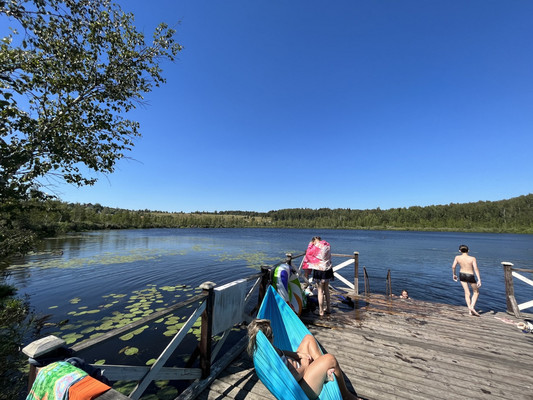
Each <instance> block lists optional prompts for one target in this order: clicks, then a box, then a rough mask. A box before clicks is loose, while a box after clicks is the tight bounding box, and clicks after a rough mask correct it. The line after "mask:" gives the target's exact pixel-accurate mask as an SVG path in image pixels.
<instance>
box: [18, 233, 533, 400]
mask: <svg viewBox="0 0 533 400" xmlns="http://www.w3.org/2000/svg"><path fill="white" fill-rule="evenodd" d="M314 235H320V236H322V238H323V239H326V240H327V241H329V242H330V244H331V246H332V252H333V253H337V254H353V252H354V251H358V252H359V266H360V285H361V286H360V291H362V290H363V286H362V285H363V283H362V281H363V280H362V270H363V266H365V267H366V269H367V272H368V274H369V276H370V287H371V292H372V293H379V294H385V290H386V276H387V271H388V270H389V269H390V271H391V276H392V287H393V292H394V293H395V294H400V292H401V290H402V289H404V288H405V289H407V290H409V294H410V296H411V297H412V298H414V299H421V300H426V301H433V302H441V303H448V304H455V305H464V296H463V290H462V288H461V285H460V283H458V282H453V280H452V272H451V264H452V261H453V258H454V256H455V255H457V254H459V253H458V247H459V245H460V244H466V245H468V246H469V247H470V250H471V251H470V254H471V255H473V256H475V257H477V260H478V265H479V268H480V272H481V278H482V287H481V294H480V297H479V300H478V304H477V308H478V309H480V310H482V311H490V310H495V311H503V310H505V309H506V300H505V284H504V279H503V268H502V266H501V262H502V261H509V262H512V263H514V265H515V266H516V267H524V268H532V267H533V236H531V235H512V234H478V233H435V232H393V231H356V230H320V231H314V230H303V229H150V230H120V231H96V232H87V233H79V234H73V235H69V236H66V237H62V238H55V239H49V240H47V241H46V242H45V243H44V244H43V246H42V248H40V249H39V251H37V252H36V253H35V254H33V255H29V256H27V257H26V258H25V259H24V260H22V261H21V262H19V263H18V264H15V265H13V266H12V267H10V269H9V271H8V272H9V277H8V282H9V283H11V284H14V285H15V286H16V287H18V288H19V293H20V294H27V295H29V298H30V302H31V305H32V306H33V307H34V308H35V310H36V311H37V312H38V313H39V314H48V315H49V318H48V320H47V324H46V325H45V328H44V330H43V332H42V334H43V335H47V334H56V335H60V336H61V337H63V338H67V343H68V344H72V343H75V342H77V341H80V340H84V339H87V338H88V337H90V336H91V335H92V334H95V333H98V332H100V333H101V332H103V331H105V330H109V329H112V328H113V327H117V326H120V325H119V324H125V323H127V322H129V321H131V320H132V318H135V317H139V316H144V315H147V314H149V313H151V312H153V311H154V310H157V307H158V306H159V307H165V306H168V305H170V304H173V303H176V302H178V301H181V300H184V299H185V298H186V297H187V296H192V295H194V294H195V293H196V292H197V291H198V290H197V289H196V288H197V287H198V285H200V284H201V283H202V282H205V281H208V280H209V281H213V282H215V283H217V284H218V285H221V284H224V283H227V282H230V281H232V280H235V279H238V278H240V277H245V276H249V275H251V274H253V273H256V272H258V271H259V268H260V266H261V265H273V264H276V263H278V262H280V261H282V260H284V258H285V253H293V254H300V253H302V252H304V251H305V249H306V247H307V243H308V242H309V240H310V238H311V237H312V236H314ZM299 260H300V259H299ZM299 260H298V262H299ZM344 260H345V259H344V258H334V259H333V263H334V265H336V264H339V263H340V262H342V261H344ZM341 274H342V275H343V276H344V277H345V278H346V279H348V280H349V281H351V282H353V278H354V276H353V275H354V271H353V267H351V266H350V267H346V268H345V269H343V270H342V271H341ZM530 275H531V274H530ZM529 278H530V279H533V277H532V276H529ZM334 284H338V285H342V284H341V282H336V283H334ZM515 290H516V297H517V300H518V302H519V303H521V302H525V301H527V300H530V299H531V298H532V297H533V296H532V294H533V293H532V288H531V287H530V286H527V285H525V284H524V283H522V282H520V281H518V280H515ZM179 318H180V317H179V316H177V317H176V319H175V320H164V321H163V320H161V321H158V322H160V325H159V326H156V327H155V328H150V329H153V330H154V331H153V332H152V334H153V335H155V334H156V333H158V334H161V333H163V334H164V335H166V336H169V337H170V336H171V335H173V333H175V332H176V331H175V329H174V330H172V329H171V328H169V327H172V326H174V325H175V324H176V321H180V319H179ZM60 322H61V323H60ZM165 324H166V325H165ZM156 325H157V324H156ZM165 326H166V327H165ZM146 329H148V328H146ZM158 329H159V330H158ZM165 329H166V330H165ZM135 338H136V337H134V338H133V339H132V338H131V337H128V338H122V340H124V341H125V342H124V343H120V341H119V343H118V344H117V343H114V344H109V345H107V347H106V345H104V346H103V348H102V349H101V352H102V355H99V354H95V355H92V356H91V359H90V360H89V361H90V362H93V360H98V359H105V360H106V362H109V361H110V356H109V355H110V354H111V353H114V354H117V350H118V354H119V357H118V358H119V359H113V360H111V361H112V362H113V363H115V362H116V363H119V362H126V363H129V364H132V363H133V364H135V363H136V362H138V363H140V364H141V365H142V364H145V363H149V361H146V359H147V358H149V357H153V355H152V354H148V353H146V354H143V356H142V357H141V356H140V354H141V353H142V352H143V350H142V349H145V348H146V347H147V346H146V339H137V341H136V340H135ZM126 340H127V341H126ZM159 342H160V341H157V340H150V343H151V347H152V349H151V350H154V351H158V350H160V349H159V348H158V347H161V350H162V347H163V346H165V345H166V344H165V343H164V342H161V343H159ZM194 343H195V342H193V341H191V342H190V343H189V345H190V346H193V345H194ZM153 347H155V349H154V348H153ZM139 348H140V349H141V350H139V353H135V351H137V350H138V349H139ZM128 352H129V353H128ZM186 353H188V354H190V348H189V349H186V351H184V353H183V354H186ZM157 354H159V353H157ZM157 354H156V356H157ZM132 356H133V357H136V360H134V361H133V362H132V359H131V357H132ZM120 357H122V359H120ZM128 357H129V358H128ZM184 357H185V356H184ZM102 362H103V361H102ZM166 389H169V390H170V389H172V388H166ZM172 390H175V389H172ZM174 394H175V393H174V392H171V393H169V396H170V398H172V395H174ZM158 396H159V394H158ZM161 398H162V397H161Z"/></svg>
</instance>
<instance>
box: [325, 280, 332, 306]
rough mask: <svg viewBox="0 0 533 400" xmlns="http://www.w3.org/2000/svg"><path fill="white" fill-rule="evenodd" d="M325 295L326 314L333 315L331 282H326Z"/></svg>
mask: <svg viewBox="0 0 533 400" xmlns="http://www.w3.org/2000/svg"><path fill="white" fill-rule="evenodd" d="M324 294H325V297H326V313H328V314H330V313H331V303H330V295H329V280H326V282H325V283H324Z"/></svg>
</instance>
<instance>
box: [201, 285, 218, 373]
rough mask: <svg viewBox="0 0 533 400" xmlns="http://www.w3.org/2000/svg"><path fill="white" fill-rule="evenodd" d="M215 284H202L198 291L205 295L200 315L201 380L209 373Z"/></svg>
mask: <svg viewBox="0 0 533 400" xmlns="http://www.w3.org/2000/svg"><path fill="white" fill-rule="evenodd" d="M215 286H216V284H214V283H213V282H204V283H202V284H201V285H200V289H202V290H203V292H204V293H205V294H207V298H206V300H205V301H206V307H205V311H204V312H203V313H202V325H201V333H200V369H201V370H202V379H205V378H207V377H208V376H209V374H210V373H211V350H212V346H211V336H212V335H213V305H214V302H215V290H214V287H215Z"/></svg>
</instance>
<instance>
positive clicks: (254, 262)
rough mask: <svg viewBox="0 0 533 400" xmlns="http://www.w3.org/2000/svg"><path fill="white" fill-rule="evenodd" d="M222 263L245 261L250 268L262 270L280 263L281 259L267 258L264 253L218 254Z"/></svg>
mask: <svg viewBox="0 0 533 400" xmlns="http://www.w3.org/2000/svg"><path fill="white" fill-rule="evenodd" d="M216 257H217V258H218V260H219V261H220V262H227V261H244V262H246V265H247V266H248V267H250V268H254V269H260V268H261V265H266V264H268V263H269V262H270V263H273V262H276V261H279V258H276V257H267V255H266V254H265V253H264V252H262V251H258V252H255V253H244V252H243V253H240V254H234V253H231V254H230V253H222V254H218V255H217V256H216Z"/></svg>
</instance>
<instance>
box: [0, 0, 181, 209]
mask: <svg viewBox="0 0 533 400" xmlns="http://www.w3.org/2000/svg"><path fill="white" fill-rule="evenodd" d="M0 23H1V24H2V25H3V26H6V27H9V33H8V34H7V36H4V37H2V38H0V199H1V200H4V199H13V198H27V197H28V196H30V195H33V196H35V195H38V194H40V191H39V190H40V189H42V187H43V186H45V187H46V186H47V185H48V184H49V183H50V182H52V183H53V182H54V181H55V180H56V179H57V180H64V181H66V182H69V183H72V184H75V185H79V186H81V185H90V184H93V183H94V182H95V181H96V177H95V176H96V175H95V174H97V173H104V174H105V173H111V172H113V171H114V167H115V163H116V161H117V160H119V159H121V158H123V157H125V154H126V152H127V151H128V150H130V149H131V147H132V146H133V141H134V139H135V137H137V136H139V135H140V133H139V124H138V123H137V122H136V121H132V120H129V119H127V118H125V117H124V115H123V114H124V113H126V112H128V111H130V110H132V109H133V108H135V107H136V106H138V105H139V104H142V101H143V96H144V94H145V93H148V92H150V91H151V90H152V89H153V87H154V86H159V85H160V84H161V83H164V82H165V79H164V78H163V76H162V69H161V67H160V63H161V61H163V60H166V59H168V60H173V59H174V57H175V56H176V55H177V53H178V52H179V51H180V50H181V46H180V45H179V44H178V43H176V42H175V40H174V38H173V36H174V33H175V31H174V30H173V29H170V28H168V26H167V25H165V24H161V25H159V26H158V27H157V28H156V30H155V32H154V34H153V38H152V42H151V43H150V45H147V44H146V43H145V37H144V34H143V33H142V32H139V31H138V30H137V29H136V27H135V25H134V17H133V14H128V13H125V12H123V11H122V10H121V8H120V7H119V6H118V5H116V4H114V3H112V2H111V0H9V1H7V0H0Z"/></svg>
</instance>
